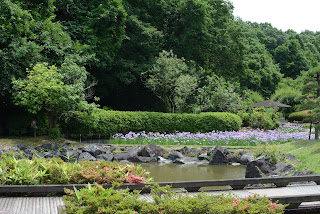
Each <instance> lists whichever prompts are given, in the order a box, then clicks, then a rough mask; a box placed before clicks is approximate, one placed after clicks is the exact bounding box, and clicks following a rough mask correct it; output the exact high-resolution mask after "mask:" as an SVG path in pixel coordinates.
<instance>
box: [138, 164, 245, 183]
mask: <svg viewBox="0 0 320 214" xmlns="http://www.w3.org/2000/svg"><path fill="white" fill-rule="evenodd" d="M140 165H141V166H142V167H143V168H144V169H146V170H147V171H149V172H150V176H151V177H153V181H154V182H170V181H196V180H221V179H241V178H244V177H245V172H246V166H243V165H237V166H216V165H193V164H161V163H142V164H140Z"/></svg>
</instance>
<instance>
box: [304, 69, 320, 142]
mask: <svg viewBox="0 0 320 214" xmlns="http://www.w3.org/2000/svg"><path fill="white" fill-rule="evenodd" d="M302 76H303V77H304V83H305V84H304V88H303V93H304V95H305V98H306V101H307V102H308V104H309V106H311V108H312V110H313V111H314V112H316V114H315V116H314V122H315V123H316V125H315V139H319V129H320V123H319V122H320V107H319V103H320V63H319V64H318V66H317V67H314V68H312V69H310V70H308V71H305V72H303V73H302ZM310 104H311V105H310Z"/></svg>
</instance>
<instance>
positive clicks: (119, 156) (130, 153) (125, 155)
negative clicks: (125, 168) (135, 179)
mask: <svg viewBox="0 0 320 214" xmlns="http://www.w3.org/2000/svg"><path fill="white" fill-rule="evenodd" d="M138 150H139V148H131V149H129V150H127V151H126V152H118V153H116V154H115V155H114V156H113V158H114V160H116V161H122V160H129V159H132V158H135V157H136V156H138Z"/></svg>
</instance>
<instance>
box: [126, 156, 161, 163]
mask: <svg viewBox="0 0 320 214" xmlns="http://www.w3.org/2000/svg"><path fill="white" fill-rule="evenodd" d="M128 161H131V162H137V163H150V162H157V158H156V157H143V156H133V157H129V158H128Z"/></svg>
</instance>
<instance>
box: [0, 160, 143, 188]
mask: <svg viewBox="0 0 320 214" xmlns="http://www.w3.org/2000/svg"><path fill="white" fill-rule="evenodd" d="M0 169H1V171H0V184H1V185H24V184H25V185H26V184H28V185H32V184H87V183H94V182H96V183H116V184H119V183H120V184H121V183H144V182H147V181H148V178H147V172H146V171H145V170H144V169H143V168H141V167H140V166H135V165H133V164H122V163H118V162H106V161H96V162H93V161H80V162H74V163H70V162H64V161H62V160H61V159H60V158H52V159H50V160H48V159H45V158H35V157H34V158H33V159H32V160H28V159H16V158H15V157H14V156H11V155H9V156H5V157H1V158H0Z"/></svg>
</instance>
